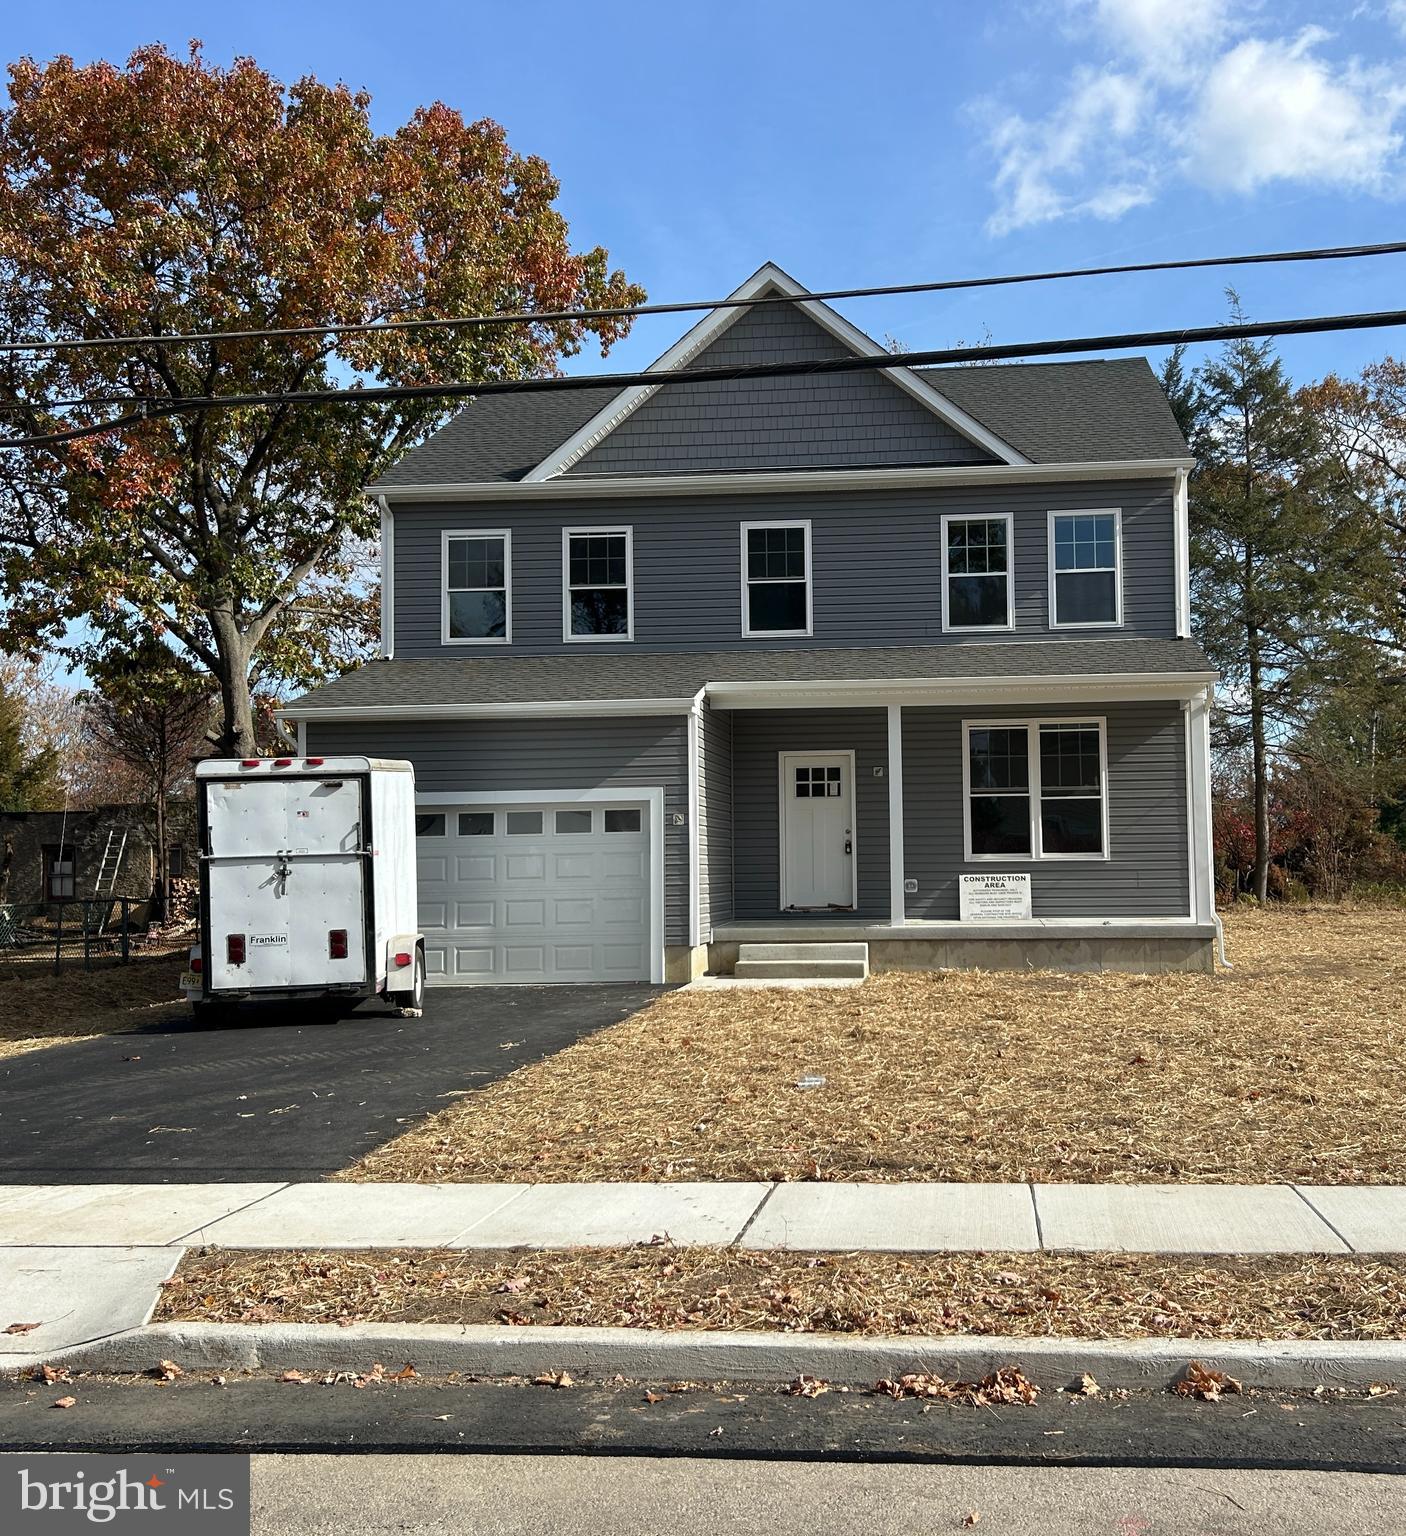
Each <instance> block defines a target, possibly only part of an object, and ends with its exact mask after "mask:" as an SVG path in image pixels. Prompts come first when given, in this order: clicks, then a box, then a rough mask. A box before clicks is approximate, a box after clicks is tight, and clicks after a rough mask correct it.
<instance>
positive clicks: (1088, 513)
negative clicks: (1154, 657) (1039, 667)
mask: <svg viewBox="0 0 1406 1536" xmlns="http://www.w3.org/2000/svg"><path fill="white" fill-rule="evenodd" d="M1058 517H1112V519H1113V601H1114V604H1115V609H1114V612H1115V614H1116V617H1114V618H1113V619H1111V620H1109V619H1096V620H1094V621H1093V622H1091V623H1087V624H1080V623H1074V622H1070V623H1065V624H1060V623H1057V622H1056V618H1055V615H1056V614H1057V613H1058V612H1059V610H1058V608H1057V607H1056V606H1055V577H1056V576H1057V575H1058V574H1059V572H1057V571H1056V570H1055V519H1056V518H1058ZM1046 530H1047V531H1046V546H1045V564H1046V568H1047V570H1048V573H1049V605H1050V610H1049V614H1048V618H1049V627H1050V628H1051V629H1122V627H1123V509H1122V508H1121V507H1061V508H1060V509H1059V510H1058V511H1051V512H1050V514H1049V517H1048V520H1047V522H1046ZM1093 569H1094V570H1098V571H1106V570H1107V569H1108V567H1107V566H1106V565H1099V566H1094V567H1093ZM1066 574H1067V573H1066Z"/></svg>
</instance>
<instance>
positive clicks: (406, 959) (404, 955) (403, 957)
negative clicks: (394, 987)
mask: <svg viewBox="0 0 1406 1536" xmlns="http://www.w3.org/2000/svg"><path fill="white" fill-rule="evenodd" d="M413 958H414V957H413V956H412V955H411V954H410V953H409V952H408V951H407V950H403V949H402V950H400V951H399V952H398V953H397V955H396V957H395V963H396V964H397V965H399V966H406V965H409V964H410V962H411V960H412V959H413Z"/></svg>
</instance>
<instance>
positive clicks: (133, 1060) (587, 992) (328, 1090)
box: [0, 984, 661, 1184]
mask: <svg viewBox="0 0 1406 1536" xmlns="http://www.w3.org/2000/svg"><path fill="white" fill-rule="evenodd" d="M660 990H661V989H660V988H657V987H650V986H645V985H639V986H633V985H618V984H617V985H612V986H571V987H473V988H445V989H434V990H431V991H430V992H429V994H428V996H427V999H426V1004H425V1013H424V1017H423V1018H419V1019H402V1018H398V1017H396V1016H395V1015H393V1014H391V1013H389V1012H388V1011H387V1009H386V1008H385V1006H384V1005H383V1004H381V1003H379V1002H367V1003H363V1004H362V1005H361V1006H360V1007H358V1008H356V1009H355V1010H354V1011H351V1012H348V1013H346V1014H345V1015H343V1016H341V1017H335V1016H334V1017H329V1016H326V1015H321V1016H319V1015H317V1014H316V1013H310V1010H309V1009H308V1008H307V1007H302V1008H297V1007H291V1006H290V1007H286V1008H272V1009H270V1008H253V1007H250V1008H248V1009H246V1010H245V1011H243V1012H242V1013H240V1014H238V1015H236V1017H235V1019H234V1021H233V1022H232V1023H231V1024H229V1025H226V1026H211V1025H205V1024H199V1023H196V1022H195V1021H194V1020H193V1019H192V1018H191V1016H190V1012H189V1010H188V1009H187V1008H185V1007H184V1005H182V1004H174V1005H173V1007H172V1011H171V1014H170V1016H169V1017H167V1018H165V1019H163V1020H162V1021H160V1022H158V1023H156V1024H153V1025H151V1026H149V1027H148V1028H146V1029H143V1030H140V1031H138V1032H135V1033H132V1034H122V1035H107V1036H102V1037H100V1038H96V1039H92V1040H82V1041H79V1042H77V1043H76V1044H73V1045H64V1046H54V1047H51V1048H50V1049H47V1050H41V1051H32V1052H29V1053H27V1054H25V1055H22V1056H16V1057H12V1058H8V1059H6V1060H5V1061H3V1062H0V1184H74V1183H120V1182H126V1183H147V1182H150V1183H162V1182H167V1181H192V1180H194V1181H200V1182H214V1181H223V1182H244V1181H260V1180H302V1179H317V1178H321V1177H323V1176H325V1175H326V1174H328V1173H331V1172H333V1171H335V1170H336V1169H338V1168H344V1167H346V1165H347V1164H348V1163H351V1162H354V1161H355V1160H356V1159H357V1158H358V1157H361V1156H363V1155H364V1154H365V1153H367V1152H369V1151H371V1149H372V1148H373V1147H376V1146H379V1145H380V1144H381V1143H382V1142H385V1141H389V1140H390V1139H391V1138H392V1137H394V1136H397V1135H399V1134H400V1132H401V1131H403V1130H404V1129H405V1128H406V1126H408V1125H411V1124H413V1123H414V1122H415V1121H417V1120H420V1119H422V1118H423V1117H424V1116H426V1115H431V1114H434V1113H435V1112H436V1111H437V1110H441V1109H444V1108H446V1107H447V1106H448V1105H449V1104H450V1103H452V1102H453V1100H454V1098H455V1097H456V1096H458V1095H459V1094H462V1093H463V1092H466V1091H469V1090H472V1089H474V1088H481V1087H482V1086H483V1085H484V1084H486V1083H490V1082H492V1081H493V1080H494V1079H495V1078H499V1077H503V1076H506V1075H507V1073H509V1072H511V1071H513V1070H514V1069H515V1068H517V1067H520V1066H523V1065H524V1064H525V1063H527V1062H531V1061H536V1060H538V1059H539V1058H541V1057H543V1056H549V1055H551V1054H552V1053H553V1052H554V1051H559V1050H562V1049H563V1048H564V1047H565V1046H568V1045H571V1044H572V1043H574V1042H575V1041H577V1040H579V1039H581V1038H582V1036H584V1035H588V1034H590V1033H592V1032H593V1031H594V1030H597V1029H603V1028H605V1027H606V1026H607V1025H609V1024H616V1023H618V1022H619V1021H620V1020H621V1019H624V1018H627V1017H628V1016H629V1015H630V1014H632V1013H634V1012H635V1011H636V1010H638V1009H639V1008H641V1007H643V1006H644V1004H645V1003H646V1002H648V1001H649V999H650V998H651V997H654V996H656V995H657V994H658V992H659V991H660Z"/></svg>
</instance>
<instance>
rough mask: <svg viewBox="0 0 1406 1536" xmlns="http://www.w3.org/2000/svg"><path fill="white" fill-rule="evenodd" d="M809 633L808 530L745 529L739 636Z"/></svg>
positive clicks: (802, 526)
mask: <svg viewBox="0 0 1406 1536" xmlns="http://www.w3.org/2000/svg"><path fill="white" fill-rule="evenodd" d="M810 632H811V595H810V524H809V523H808V522H796V523H743V525H742V633H743V635H744V636H747V635H808V634H810Z"/></svg>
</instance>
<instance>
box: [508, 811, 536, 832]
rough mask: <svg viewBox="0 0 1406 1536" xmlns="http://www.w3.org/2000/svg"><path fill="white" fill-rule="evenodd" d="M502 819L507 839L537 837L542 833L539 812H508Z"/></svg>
mask: <svg viewBox="0 0 1406 1536" xmlns="http://www.w3.org/2000/svg"><path fill="white" fill-rule="evenodd" d="M504 819H505V820H506V821H507V824H508V836H509V837H537V836H538V835H539V834H540V833H541V831H542V813H541V811H509V812H508V814H507V816H506V817H505V818H504Z"/></svg>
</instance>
